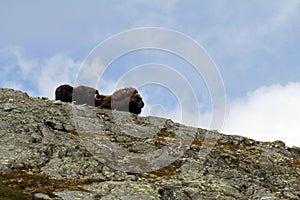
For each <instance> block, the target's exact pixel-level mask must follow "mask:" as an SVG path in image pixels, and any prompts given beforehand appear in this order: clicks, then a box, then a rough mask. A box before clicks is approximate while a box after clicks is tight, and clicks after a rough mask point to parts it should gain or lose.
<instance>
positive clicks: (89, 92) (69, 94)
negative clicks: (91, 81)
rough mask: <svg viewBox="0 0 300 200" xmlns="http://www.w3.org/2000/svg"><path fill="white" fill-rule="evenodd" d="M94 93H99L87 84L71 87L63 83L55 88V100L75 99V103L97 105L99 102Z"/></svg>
mask: <svg viewBox="0 0 300 200" xmlns="http://www.w3.org/2000/svg"><path fill="white" fill-rule="evenodd" d="M95 95H99V93H98V90H96V89H94V88H91V87H87V86H78V87H72V86H70V85H67V84H64V85H60V86H59V87H58V88H56V90H55V100H61V101H63V102H72V101H75V102H76V103H77V104H87V105H90V106H99V105H100V103H99V101H98V100H96V99H95Z"/></svg>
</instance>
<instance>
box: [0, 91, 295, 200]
mask: <svg viewBox="0 0 300 200" xmlns="http://www.w3.org/2000/svg"><path fill="white" fill-rule="evenodd" d="M299 180H300V148H298V147H287V146H285V144H284V143H283V142H282V141H274V142H259V141H255V140H252V139H249V138H245V137H241V136H231V135H224V134H221V133H218V132H216V131H209V130H204V129H200V128H193V127H187V126H184V125H181V124H179V123H175V122H173V121H172V120H169V119H164V118H158V117H151V116H149V117H141V116H137V115H135V114H131V113H126V112H120V111H111V110H105V109H99V108H95V107H90V106H87V105H73V104H72V103H64V102H60V101H52V100H48V99H47V98H32V97H30V96H28V95H27V94H26V93H23V92H21V91H15V90H12V89H0V199H53V200H54V199H55V200H56V199H65V200H66V199H102V200H104V199H161V200H167V199H170V200H171V199H172V200H173V199H175V200H176V199H178V200H179V199H300V181H299Z"/></svg>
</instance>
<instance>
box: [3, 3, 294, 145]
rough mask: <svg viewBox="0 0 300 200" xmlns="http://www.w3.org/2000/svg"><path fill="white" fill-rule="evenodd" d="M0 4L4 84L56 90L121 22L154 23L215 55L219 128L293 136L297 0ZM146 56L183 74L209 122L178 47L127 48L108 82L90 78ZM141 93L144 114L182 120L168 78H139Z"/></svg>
mask: <svg viewBox="0 0 300 200" xmlns="http://www.w3.org/2000/svg"><path fill="white" fill-rule="evenodd" d="M110 2H113V3H110ZM1 4H2V6H1V7H0V24H1V30H2V31H1V32H0V36H1V37H0V68H1V71H2V73H1V75H0V76H1V81H0V86H1V87H9V88H14V89H20V90H22V91H25V92H27V93H28V94H29V95H31V96H46V97H49V98H51V99H53V98H54V90H55V88H56V87H57V86H58V85H59V84H62V83H70V84H72V83H75V82H76V76H78V74H77V73H78V71H79V70H80V66H82V63H83V62H84V60H85V58H87V57H88V55H89V53H90V52H91V51H92V50H93V49H94V48H95V47H97V45H99V44H101V43H102V42H104V41H105V40H106V39H108V38H110V37H112V36H114V35H116V34H120V33H122V32H125V31H129V30H133V29H136V28H143V27H160V28H165V29H170V30H174V31H177V32H180V33H182V34H184V35H186V36H188V37H190V38H191V39H193V40H195V41H196V42H197V43H198V44H199V45H200V46H201V47H203V48H204V50H205V51H206V52H207V54H208V56H209V57H210V58H211V59H212V61H213V62H214V63H215V65H216V67H217V69H218V71H219V72H220V75H221V77H222V81H223V83H224V88H225V92H226V97H227V104H226V119H225V122H224V128H223V129H222V130H220V132H224V133H226V134H237V135H243V136H246V137H249V138H253V139H256V140H263V141H274V140H282V141H284V142H285V143H286V144H287V145H289V146H293V145H295V146H300V137H299V131H298V127H299V125H298V123H299V121H300V67H299V64H300V58H299V53H298V52H300V40H299V39H298V35H300V34H299V33H300V25H299V23H298V21H299V18H300V1H293V0H291V1H280V0H277V1H272V0H265V1H251V2H248V1H234V0H232V1H226V0H225V1H218V0H216V1H209V2H206V1H186V2H181V1H176V0H170V1H164V2H160V1H143V2H140V1H135V0H132V1H125V2H124V3H120V2H119V1H89V3H87V2H79V1H74V2H72V3H71V1H64V2H59V1H44V2H35V1H27V2H26V3H25V2H19V1H6V2H2V3H1ZM149 63H156V64H161V65H162V66H170V67H172V69H176V70H177V71H179V73H180V74H181V75H183V76H184V77H186V78H187V79H188V80H189V81H190V83H191V85H192V87H193V88H194V89H195V90H196V91H197V92H196V93H197V94H196V97H197V101H198V104H199V107H200V119H199V124H198V125H195V124H192V125H195V126H199V127H204V128H205V127H207V126H208V124H209V119H210V117H211V109H212V105H211V101H210V94H209V91H208V89H207V85H206V83H205V81H204V80H203V77H202V78H201V77H199V76H196V77H194V74H195V72H193V70H191V69H190V67H191V66H190V65H189V63H187V62H185V61H184V60H182V59H181V58H180V57H178V56H174V55H171V54H168V53H166V52H162V51H154V50H152V51H151V50H141V51H137V52H131V53H129V54H127V55H123V56H121V57H120V58H118V59H117V60H116V61H115V62H113V63H112V64H111V66H110V68H109V69H108V70H107V71H106V72H105V74H104V75H103V78H104V80H105V82H103V83H102V84H101V85H95V86H96V87H97V88H99V89H100V91H102V92H103V93H106V94H108V93H111V92H112V91H113V90H114V87H115V86H116V82H117V81H118V80H119V78H120V77H122V75H124V74H126V73H127V72H128V71H130V70H132V69H134V68H135V67H140V66H143V65H147V64H149ZM138 73H139V74H140V76H141V77H142V76H143V74H142V72H138ZM148 74H149V73H148ZM171 80H172V79H171V78H170V80H169V81H171ZM93 86H94V85H93ZM122 86H123V85H122ZM141 93H142V96H143V98H144V99H145V101H146V104H147V106H146V107H145V109H144V111H143V113H142V115H143V116H146V115H157V116H164V117H166V118H171V119H173V120H175V121H179V122H180V120H182V119H180V115H181V114H180V112H181V111H182V110H180V107H179V105H178V102H176V95H175V96H174V94H172V93H171V92H168V91H167V90H166V88H165V89H164V88H157V87H155V86H154V85H152V86H148V87H147V86H144V87H141ZM162 93H165V96H164V95H162ZM150 94H151V95H150ZM177 95H178V94H177ZM184 102H185V103H186V104H189V100H188V99H187V100H184ZM189 114H190V115H189V117H190V118H187V119H186V120H191V121H192V120H193V119H194V117H195V115H198V114H199V113H193V112H191V111H189ZM186 124H188V123H186Z"/></svg>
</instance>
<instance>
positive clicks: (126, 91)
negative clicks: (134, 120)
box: [96, 88, 144, 114]
mask: <svg viewBox="0 0 300 200" xmlns="http://www.w3.org/2000/svg"><path fill="white" fill-rule="evenodd" d="M96 99H99V100H100V101H99V102H100V105H99V107H101V108H107V109H112V110H120V111H127V112H128V111H129V112H131V113H135V114H140V113H141V112H142V108H143V107H144V102H143V99H142V97H141V96H140V94H139V93H138V91H137V90H136V89H135V88H123V89H120V90H117V91H115V92H114V93H113V94H112V95H101V94H99V95H96Z"/></svg>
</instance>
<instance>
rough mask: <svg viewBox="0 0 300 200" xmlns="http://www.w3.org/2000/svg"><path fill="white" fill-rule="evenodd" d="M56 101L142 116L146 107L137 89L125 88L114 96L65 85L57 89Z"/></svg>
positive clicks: (84, 87)
mask: <svg viewBox="0 0 300 200" xmlns="http://www.w3.org/2000/svg"><path fill="white" fill-rule="evenodd" d="M55 100H61V101H63V102H73V101H75V102H76V104H87V105H91V106H96V107H100V108H106V109H111V110H114V109H115V110H120V111H127V112H131V113H135V114H140V113H141V112H142V108H143V107H144V102H143V100H142V97H141V96H140V94H139V93H138V91H137V90H136V89H135V88H123V89H120V90H117V91H115V92H114V93H113V94H112V95H103V94H99V92H98V90H96V89H94V88H91V87H88V86H78V87H72V86H70V85H67V84H64V85H61V86H59V87H58V88H56V90H55Z"/></svg>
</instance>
